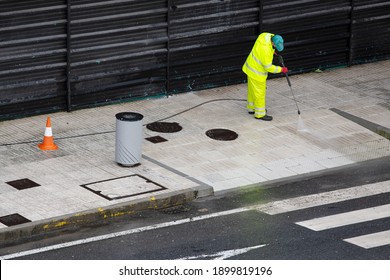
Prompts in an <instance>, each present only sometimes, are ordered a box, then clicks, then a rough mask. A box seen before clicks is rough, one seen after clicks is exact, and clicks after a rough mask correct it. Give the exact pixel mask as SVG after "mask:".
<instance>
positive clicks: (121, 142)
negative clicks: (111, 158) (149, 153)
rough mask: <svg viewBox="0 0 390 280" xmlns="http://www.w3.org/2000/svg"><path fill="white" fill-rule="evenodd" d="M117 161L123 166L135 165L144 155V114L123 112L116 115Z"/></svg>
mask: <svg viewBox="0 0 390 280" xmlns="http://www.w3.org/2000/svg"><path fill="white" fill-rule="evenodd" d="M115 117H116V133H115V136H116V138H115V161H116V162H117V163H118V164H120V165H123V166H134V165H137V164H139V163H140V162H141V157H142V151H141V149H142V140H143V131H142V119H143V118H144V116H143V115H141V114H139V113H134V112H122V113H118V114H116V115H115Z"/></svg>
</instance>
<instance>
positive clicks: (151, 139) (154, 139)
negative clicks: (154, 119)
mask: <svg viewBox="0 0 390 280" xmlns="http://www.w3.org/2000/svg"><path fill="white" fill-rule="evenodd" d="M145 139H146V140H148V141H149V142H152V143H154V144H157V143H161V142H166V141H168V140H167V139H165V138H163V137H161V136H153V137H147V138H145Z"/></svg>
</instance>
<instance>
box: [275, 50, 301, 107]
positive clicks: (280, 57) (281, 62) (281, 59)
mask: <svg viewBox="0 0 390 280" xmlns="http://www.w3.org/2000/svg"><path fill="white" fill-rule="evenodd" d="M278 57H279V61H280V64H282V66H283V67H286V66H284V61H283V57H282V56H281V55H280V54H279V55H278ZM285 74H286V79H287V83H288V86H289V87H290V91H291V94H292V97H293V99H294V101H295V105H296V106H297V109H298V115H300V114H301V111H299V107H298V103H297V100H296V99H295V96H294V92H293V90H292V87H291V82H290V79H289V77H288V75H287V73H285Z"/></svg>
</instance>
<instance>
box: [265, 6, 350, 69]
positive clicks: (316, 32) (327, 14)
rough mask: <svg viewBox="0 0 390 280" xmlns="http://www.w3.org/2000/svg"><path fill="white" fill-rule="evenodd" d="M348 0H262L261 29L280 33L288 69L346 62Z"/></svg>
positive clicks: (348, 23)
mask: <svg viewBox="0 0 390 280" xmlns="http://www.w3.org/2000/svg"><path fill="white" fill-rule="evenodd" d="M349 15H350V0H337V1H335V0H315V1H313V0H305V1H302V0H301V1H284V0H265V1H264V9H263V23H262V29H263V30H267V31H270V32H272V33H278V34H282V35H283V37H284V39H285V41H286V44H285V51H283V56H284V57H285V58H286V59H285V61H286V64H288V65H289V68H290V69H294V70H295V71H296V72H298V71H307V70H310V69H313V68H314V69H315V68H326V67H331V66H335V65H338V64H346V62H347V59H348V53H349V28H350V20H349Z"/></svg>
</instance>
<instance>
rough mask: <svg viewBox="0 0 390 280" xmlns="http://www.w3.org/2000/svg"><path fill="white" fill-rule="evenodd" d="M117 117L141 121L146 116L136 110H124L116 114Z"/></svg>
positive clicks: (122, 119)
mask: <svg viewBox="0 0 390 280" xmlns="http://www.w3.org/2000/svg"><path fill="white" fill-rule="evenodd" d="M115 117H116V118H117V119H118V120H120V121H125V122H135V121H140V120H142V119H143V118H144V116H143V115H141V114H139V113H134V112H122V113H118V114H116V115H115Z"/></svg>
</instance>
